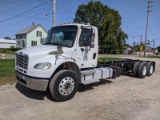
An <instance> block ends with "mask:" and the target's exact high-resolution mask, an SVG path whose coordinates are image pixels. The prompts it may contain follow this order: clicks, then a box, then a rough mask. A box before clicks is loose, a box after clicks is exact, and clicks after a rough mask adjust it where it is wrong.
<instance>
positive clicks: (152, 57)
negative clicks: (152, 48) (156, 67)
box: [146, 56, 160, 59]
mask: <svg viewBox="0 0 160 120" xmlns="http://www.w3.org/2000/svg"><path fill="white" fill-rule="evenodd" d="M146 58H159V59H160V56H147V57H146Z"/></svg>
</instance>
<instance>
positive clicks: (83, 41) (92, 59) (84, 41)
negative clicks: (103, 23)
mask: <svg viewBox="0 0 160 120" xmlns="http://www.w3.org/2000/svg"><path fill="white" fill-rule="evenodd" d="M94 42H95V29H94V28H92V27H82V28H81V32H80V36H79V40H78V44H77V64H78V65H79V67H80V68H89V67H95V66H96V65H97V54H98V50H97V47H96V46H97V45H93V46H92V45H91V44H92V43H94Z"/></svg>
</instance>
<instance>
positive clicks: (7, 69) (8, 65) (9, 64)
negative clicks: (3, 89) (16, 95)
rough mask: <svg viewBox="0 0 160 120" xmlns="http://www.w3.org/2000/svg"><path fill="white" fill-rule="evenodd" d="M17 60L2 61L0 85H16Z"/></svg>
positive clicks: (0, 62)
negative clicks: (15, 67)
mask: <svg viewBox="0 0 160 120" xmlns="http://www.w3.org/2000/svg"><path fill="white" fill-rule="evenodd" d="M14 66H15V60H13V59H9V60H0V85H3V84H6V83H14V82H15V81H16V79H15V69H14Z"/></svg>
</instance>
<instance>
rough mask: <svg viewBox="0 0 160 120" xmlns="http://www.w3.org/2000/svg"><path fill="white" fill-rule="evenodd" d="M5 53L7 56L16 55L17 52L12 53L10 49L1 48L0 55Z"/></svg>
mask: <svg viewBox="0 0 160 120" xmlns="http://www.w3.org/2000/svg"><path fill="white" fill-rule="evenodd" d="M3 51H5V52H4V53H5V54H12V55H14V54H15V51H11V50H10V49H5V48H0V53H3Z"/></svg>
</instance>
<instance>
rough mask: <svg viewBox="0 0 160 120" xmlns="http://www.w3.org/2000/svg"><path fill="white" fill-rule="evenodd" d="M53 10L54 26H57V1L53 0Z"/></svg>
mask: <svg viewBox="0 0 160 120" xmlns="http://www.w3.org/2000/svg"><path fill="white" fill-rule="evenodd" d="M52 4H53V5H52V6H53V7H52V9H53V14H52V25H53V26H56V0H52Z"/></svg>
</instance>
